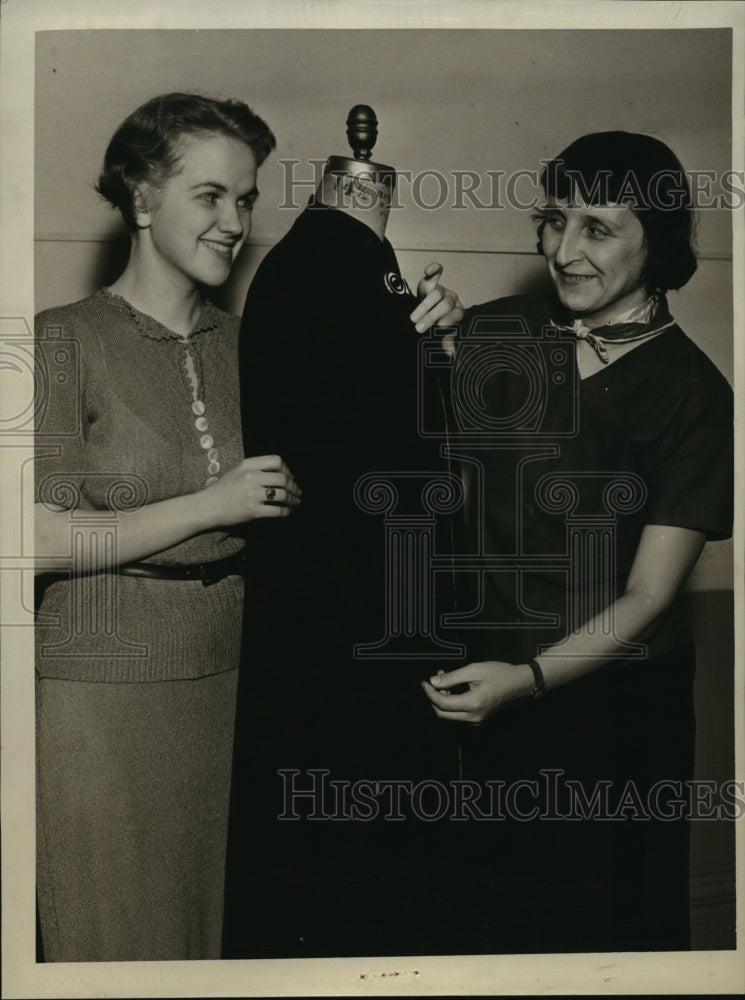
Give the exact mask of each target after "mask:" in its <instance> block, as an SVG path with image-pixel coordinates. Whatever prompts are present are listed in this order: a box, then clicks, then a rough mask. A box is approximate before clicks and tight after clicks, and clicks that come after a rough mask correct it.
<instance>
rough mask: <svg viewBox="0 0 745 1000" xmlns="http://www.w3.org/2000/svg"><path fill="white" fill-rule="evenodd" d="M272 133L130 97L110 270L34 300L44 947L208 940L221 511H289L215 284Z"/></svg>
mask: <svg viewBox="0 0 745 1000" xmlns="http://www.w3.org/2000/svg"><path fill="white" fill-rule="evenodd" d="M273 147H274V137H273V135H272V133H271V131H270V130H269V128H268V127H267V125H266V124H265V123H264V122H263V121H262V119H261V118H259V117H257V116H256V115H255V114H253V113H252V112H251V110H250V109H249V108H248V107H247V106H246V105H245V104H243V103H241V102H238V101H225V100H213V99H211V98H207V97H201V96H198V95H193V94H180V93H175V94H166V95H164V96H161V97H157V98H154V99H153V100H151V101H148V102H147V103H146V104H144V105H143V106H142V107H140V108H138V109H137V110H136V111H135V112H134V113H133V114H132V115H130V116H129V117H128V118H127V119H126V121H124V122H123V124H122V125H121V126H120V127H119V129H118V130H117V132H116V134H115V135H114V137H113V139H112V140H111V143H110V145H109V147H108V149H107V152H106V157H105V161H104V168H103V172H102V174H101V177H100V180H99V184H98V190H99V192H100V193H101V194H102V195H103V196H104V197H105V198H106V199H107V200H108V201H109V202H110V203H111V205H112V206H114V207H115V208H117V209H119V211H120V212H121V214H122V216H123V218H124V221H125V223H126V225H127V227H128V229H129V232H130V237H131V253H130V257H129V260H128V263H127V265H126V267H125V269H124V272H123V273H122V274H121V276H120V277H119V278H118V279H117V280H116V281H115V282H114V283H113V284H112V285H111V286H110V287H108V288H102V289H101V290H99V291H97V292H96V293H95V294H93V295H91V296H90V297H88V298H86V299H83V300H82V301H80V302H75V303H73V304H71V305H65V306H61V307H59V308H55V309H49V310H47V311H45V312H43V313H41V314H40V315H39V316H38V317H37V338H38V340H39V346H40V354H39V363H40V364H41V365H43V364H44V363H45V358H46V357H47V355H48V350H47V349H48V348H49V347H50V345H51V347H52V349H53V350H54V351H55V352H56V354H55V357H56V358H57V361H58V362H60V364H61V361H60V358H61V355H62V354H64V355H65V357H67V358H71V359H72V360H73V362H74V365H73V367H72V369H71V371H72V373H73V377H72V378H70V379H68V380H67V383H66V384H61V385H55V386H54V387H53V391H52V392H50V394H49V396H48V398H47V399H45V400H43V401H41V402H42V405H40V407H39V414H40V418H41V419H40V423H39V426H38V429H37V468H36V496H37V504H36V508H35V515H36V557H37V565H38V572H39V573H41V574H44V573H47V574H51V575H48V576H46V577H44V576H43V577H41V582H42V583H43V584H45V587H44V592H43V596H42V598H41V602H40V606H39V617H38V627H37V650H36V671H37V768H38V774H37V830H38V848H37V860H38V872H37V889H38V902H39V914H40V923H41V932H42V938H43V948H44V957H45V959H46V960H47V961H65V962H75V961H105V960H109V961H114V960H119V961H123V960H145V959H186V958H201V959H207V958H219V957H220V940H221V928H222V914H223V881H224V860H225V848H226V836H227V812H228V796H229V785H230V765H231V754H232V740H233V726H234V712H235V694H236V678H237V667H238V659H239V647H240V638H241V636H240V631H241V618H242V601H243V579H242V574H244V573H245V572H248V571H250V563H249V562H248V561H246V560H244V558H243V555H242V550H243V546H244V542H243V539H242V537H241V535H240V534H239V533H237V532H236V533H234V532H233V531H231V528H232V527H233V526H235V525H238V524H242V523H243V522H247V521H251V520H254V519H256V518H267V517H284V516H286V515H287V514H289V513H290V511H291V510H292V508H293V506H294V505H296V504H297V503H298V502H299V490H298V487H297V486H296V484H295V482H294V480H293V478H292V476H291V474H290V472H289V470H288V469H287V468H286V466H285V465H284V463H283V462H282V460H281V458H279V457H278V456H276V455H268V456H259V457H255V458H245V459H244V457H243V451H242V442H241V426H240V409H239V401H238V380H237V367H238V329H239V321H238V319H237V318H235V317H233V316H229V315H228V314H226V313H224V312H222V311H221V310H219V309H217V308H216V307H215V306H214V305H213V304H212V303H211V302H210V301H209V298H208V297H207V295H208V293H209V290H210V289H212V288H216V287H217V286H218V285H221V284H222V283H223V282H224V281H225V280H226V278H227V277H228V274H229V273H230V269H231V266H232V264H233V263H234V261H235V259H236V257H237V255H238V253H239V251H240V249H241V247H242V246H243V244H244V243H245V241H246V239H247V237H248V234H249V231H250V228H251V212H252V208H253V205H254V202H255V200H256V197H257V188H256V172H257V169H258V167H259V165H260V164H261V163H262V162H263V160H264V159H265V158H266V156H267V155H268V153H269V152H270V150H271V149H272V148H273ZM45 351H46V353H45ZM278 404H280V405H281V400H278ZM71 414H72V421H71V420H70V415H71ZM248 530H249V531H250V528H249V529H248ZM247 567H248V569H247Z"/></svg>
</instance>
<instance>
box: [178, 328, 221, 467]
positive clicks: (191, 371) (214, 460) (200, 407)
mask: <svg viewBox="0 0 745 1000" xmlns="http://www.w3.org/2000/svg"><path fill="white" fill-rule="evenodd" d="M184 346H185V348H186V370H187V372H188V375H189V381H190V382H191V385H192V394H193V396H194V402H193V403H192V404H191V410H192V413H193V414H194V416H195V417H196V419H195V421H194V426H195V427H196V429H197V430H198V431H199V433H200V435H201V437H200V438H199V444H200V446H201V447H202V448H203V449H204V451H206V452H207V460H208V462H209V465H208V466H207V472H208V473H209V477H208V479H207V480H206V481H205V484H204V485H205V486H211V485H212V484H213V483H216V482H217V474H218V472H219V471H220V462H219V455H218V451H217V448H215V441H214V439H213V437H212V435H211V434H208V433H207V431H208V430H209V429H210V425H209V421H208V420H207V417H206V416H205V412H206V409H207V408H206V407H205V405H204V402H203V401H202V400H201V399H199V398H198V396H197V374H196V370H195V367H194V358H193V356H192V353H191V350H190V349H189V344H188V342H184Z"/></svg>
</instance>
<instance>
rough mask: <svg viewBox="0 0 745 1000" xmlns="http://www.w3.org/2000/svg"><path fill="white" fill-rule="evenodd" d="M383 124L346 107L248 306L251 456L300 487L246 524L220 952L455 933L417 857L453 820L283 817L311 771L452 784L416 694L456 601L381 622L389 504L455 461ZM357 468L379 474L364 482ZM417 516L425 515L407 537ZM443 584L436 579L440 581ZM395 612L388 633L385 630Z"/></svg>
mask: <svg viewBox="0 0 745 1000" xmlns="http://www.w3.org/2000/svg"><path fill="white" fill-rule="evenodd" d="M376 125H377V121H376V120H375V115H374V113H373V112H372V109H370V108H367V107H365V106H357V107H356V108H353V109H352V112H351V113H350V115H349V118H348V120H347V134H348V136H349V139H350V144H351V145H352V149H353V152H354V156H353V157H340V156H333V157H331V158H330V159H329V161H328V163H327V167H326V171H325V173H324V176H323V178H322V180H321V183H320V184H319V187H318V191H317V192H316V194H315V196H314V197H313V198H311V200H310V203H309V205H308V207H307V208H306V209H305V210H304V211H303V212H302V213H301V215H300V216H299V218H298V219H297V220H296V222H295V224H294V225H293V227H292V229H291V230H290V231H289V232H288V233H287V235H286V236H285V237H284V238H283V239H282V240H281V241H280V242H279V243H278V244H277V245H276V246H275V247H274V248H273V249H272V250H271V251H270V252H269V254H267V256H266V257H265V259H264V261H263V262H262V264H261V266H260V268H259V270H258V272H257V274H256V277H255V278H254V281H253V283H252V285H251V288H250V289H249V293H248V297H247V300H246V306H245V309H244V313H243V325H242V330H241V346H240V381H241V400H242V404H241V405H242V411H243V413H242V415H243V432H244V449H245V450H246V454H279V455H281V456H282V458H283V459H284V460H285V461H286V462H287V464H288V465H289V467H290V468H291V469H292V470H293V475H294V476H295V478H296V479H297V482H298V483H299V484H300V486H301V489H302V490H303V502H302V504H301V506H300V508H298V510H297V511H296V512H295V513H293V516H292V517H291V518H289V519H287V520H286V521H285V520H282V521H271V522H270V521H268V520H267V523H266V524H265V525H264V524H262V525H261V526H258V525H257V527H258V530H254V525H251V526H249V532H248V539H247V541H248V546H249V549H250V552H251V557H250V558H251V567H252V572H251V575H250V577H249V578H248V580H247V591H246V610H245V618H244V630H243V634H244V651H245V655H244V661H243V667H244V669H243V671H242V674H241V680H240V684H239V695H238V713H237V725H236V741H235V746H236V750H235V756H234V769H233V791H234V794H233V806H232V820H231V824H232V825H231V840H230V844H229V849H228V871H227V880H226V900H227V916H226V936H225V953H224V957H226V958H279V957H319V956H343V955H364V954H366V955H380V954H400V955H406V954H428V953H430V952H431V951H432V950H434V951H438V950H439V951H442V950H443V949H444V950H445V951H448V950H449V948H448V947H446V946H445V945H443V944H442V942H444V941H446V940H447V941H448V942H449V941H450V940H451V937H450V935H449V934H448V933H447V928H448V927H449V926H450V925H451V924H452V916H451V912H452V907H450V906H448V905H446V904H447V900H446V899H445V895H446V894H445V893H444V892H443V891H442V888H441V887H440V886H436V885H435V884H434V883H433V882H432V880H431V878H429V872H428V871H427V869H426V867H425V866H423V865H422V864H421V857H422V856H423V855H426V856H434V855H436V854H437V853H444V850H443V846H442V840H443V835H444V833H445V832H446V830H447V827H448V826H449V824H445V823H443V824H440V825H437V824H432V823H426V822H419V821H417V820H416V819H413V818H411V817H409V821H408V822H396V821H395V820H394V821H391V822H388V821H387V820H386V818H385V813H386V810H387V809H388V805H387V797H386V795H387V796H390V794H391V793H390V792H388V793H386V794H385V795H384V796H383V798H382V801H381V806H380V812H379V813H377V814H376V816H375V817H373V818H372V819H371V820H370V821H369V822H368V821H366V820H364V819H363V820H360V819H359V818H358V819H355V818H354V810H352V812H351V813H349V814H348V815H347V816H346V817H345V815H341V814H337V813H334V816H335V818H334V819H332V812H333V810H335V809H336V808H337V806H336V804H332V803H331V801H330V799H329V800H328V803H329V807H328V808H326V807H325V806H324V807H323V808H322V809H321V813H322V814H323V815H320V818H318V817H317V819H316V820H311V819H309V818H308V812H309V810H308V809H307V808H306V807H307V806H308V805H309V804H310V805H312V802H311V798H308V797H307V796H306V797H305V798H299V799H297V805H298V809H297V813H296V815H297V818H296V819H294V820H290V819H288V818H285V819H278V817H279V815H280V814H281V813H282V812H283V809H284V807H285V805H287V801H288V800H287V798H286V795H285V798H284V799H283V793H286V792H287V790H288V788H289V789H295V790H297V791H298V792H300V793H301V794H302V791H303V790H305V789H308V788H310V787H311V786H312V785H313V782H314V781H315V780H316V778H314V775H318V776H320V775H321V774H324V775H325V777H323V778H321V777H319V778H318V780H319V781H320V782H322V783H323V782H329V781H339V782H342V783H344V782H348V783H349V784H348V785H346V786H345V787H347V788H351V787H358V783H359V782H377V783H380V782H390V781H392V780H393V781H399V782H400V781H404V782H408V783H410V784H412V785H413V784H416V783H417V782H420V781H422V780H425V779H429V780H432V779H434V780H440V779H442V780H450V779H453V778H455V777H457V767H458V757H457V747H456V734H455V732H454V731H453V730H452V729H448V728H447V727H443V726H441V725H440V724H439V720H437V719H436V718H435V717H434V715H433V713H432V712H431V710H430V708H429V706H428V705H427V704H426V703H425V699H424V698H423V696H422V691H421V687H420V680H421V678H422V676H426V675H427V673H428V671H430V669H431V665H432V662H433V656H431V655H430V654H433V655H434V656H437V655H440V656H445V655H447V656H448V657H451V651H452V649H454V646H453V644H450V645H448V644H446V643H444V642H439V645H438V636H437V631H438V627H437V624H436V623H435V624H434V625H433V624H432V622H433V621H435V622H436V617H437V614H439V613H440V612H441V611H444V610H449V609H450V607H451V604H450V602H449V601H448V599H447V598H443V599H442V600H440V601H435V600H433V605H434V612H436V614H435V613H434V612H433V611H432V609H431V608H430V607H427V608H426V609H425V610H426V612H427V614H425V615H421V616H419V618H418V619H417V623H418V622H419V620H420V619H426V622H427V628H422V629H419V631H417V630H414V631H415V632H416V634H413V635H412V634H410V633H409V632H407V630H406V628H404V627H399V625H400V623H401V622H402V621H403V619H404V617H405V616H404V615H396V614H390V615H387V612H388V610H389V596H390V594H391V593H392V592H393V590H394V588H392V587H390V586H389V577H388V575H387V574H388V571H389V568H390V560H389V558H388V556H389V552H390V551H391V549H392V548H393V546H392V545H390V544H389V538H388V535H387V534H386V531H387V527H388V526H387V525H386V524H385V523H384V517H388V516H389V513H390V514H391V518H390V519H391V520H394V519H398V520H397V521H396V526H398V524H400V523H401V522H403V523H404V524H405V525H407V526H408V525H409V522H408V521H407V517H408V516H409V515H410V513H411V511H413V512H414V516H415V517H418V518H420V520H421V514H422V511H421V496H422V494H423V493H426V485H427V484H428V483H429V482H430V481H432V480H433V479H436V478H437V477H438V476H439V477H441V478H443V477H446V476H447V473H448V470H447V468H446V463H445V461H444V459H443V458H442V456H441V453H440V440H439V439H432V440H429V439H426V438H425V437H423V436H422V435H420V434H419V430H418V423H417V421H418V404H419V402H420V400H419V379H418V372H419V365H420V361H419V347H420V337H419V335H418V334H417V332H416V330H415V328H414V324H413V323H412V322H411V319H410V316H411V312H412V310H413V309H415V308H416V305H417V300H416V298H415V297H414V296H413V295H412V294H411V292H410V291H409V289H408V286H407V284H406V282H405V281H404V279H403V277H402V276H401V273H400V270H399V267H398V263H397V260H396V256H395V253H394V251H393V248H392V247H391V245H390V243H389V242H388V240H387V239H386V238H385V225H386V220H387V217H388V210H389V208H390V206H391V202H392V193H393V190H394V184H395V170H394V169H393V168H392V167H389V166H386V165H384V164H379V163H373V162H372V161H371V159H370V154H371V151H372V147H373V145H374V142H375V138H376V136H377V131H376V128H375V126H376ZM367 477H374V479H375V481H376V482H377V480H378V479H379V478H380V477H382V478H383V479H384V480H386V485H384V486H382V487H377V486H376V485H374V484H373V485H372V486H371V487H370V490H369V491H368V493H365V492H364V490H360V489H358V487H359V484H360V483H361V482H365V481H367ZM389 482H390V486H389V485H388V483H389ZM376 491H377V492H376ZM381 495H385V496H389V497H391V498H393V497H395V498H396V502H397V506H396V508H395V510H393V508H392V507H391V508H390V510H389V511H388V512H385V513H383V512H381V509H380V507H377V509H373V508H375V505H376V502H377V500H378V498H379V497H380V496H381ZM424 520H425V521H426V524H425V526H424V528H423V529H421V533H422V534H425V533H427V532H430V534H427V541H431V549H432V550H434V551H440V552H443V551H445V550H446V546H447V547H448V550H449V546H450V544H451V542H450V537H451V535H450V532H449V531H448V532H447V536H448V537H447V541H445V540H444V538H443V536H444V535H445V534H446V532H445V524H444V520H445V519H444V518H443V519H442V521H438V522H437V523H436V524H435V520H436V519H435V517H434V516H433V515H432V513H431V512H427V511H425V512H424ZM419 530H420V529H419V521H418V522H417V525H415V526H414V528H412V529H411V534H412V535H413V534H415V533H416V532H417V531H419ZM435 532H436V533H437V535H438V537H437V538H434V537H433V536H434V534H435ZM417 537H419V536H417ZM412 562H416V561H415V560H412ZM416 565H417V566H419V567H420V568H421V567H422V563H416ZM425 572H426V567H425V568H424V569H422V570H421V571H420V574H419V576H418V577H417V579H416V581H413V582H412V585H411V587H408V586H407V587H406V588H405V587H403V586H401V587H398V588H397V592H400V591H404V590H405V591H406V593H407V594H412V593H414V592H416V596H415V597H414V598H413V599H412V600H411V601H410V602H409V604H410V605H415V604H416V603H417V598H419V597H420V596H421V591H422V590H424V589H425V588H424V586H422V579H423V577H424V575H425ZM433 576H434V574H433ZM446 578H448V574H446V573H439V575H438V580H437V584H438V586H440V584H441V582H443V581H444V582H447V580H446ZM403 582H405V583H407V584H408V579H407V580H406V581H403ZM417 584H418V585H419V586H418V588H417V586H416V585H417ZM432 588H433V589H434V582H432ZM391 620H393V621H394V624H395V625H396V627H397V629H398V630H397V631H396V629H395V628H392V629H390V630H388V631H387V628H388V626H389V624H390V621H391ZM413 642H416V643H419V645H418V646H417V648H416V649H415V650H413V653H414V655H412V643H413ZM422 642H424V643H425V644H426V647H425V648H424V649H422V646H421V643H422ZM443 650H444V652H443ZM451 664H452V659H451V660H450V661H449V662H448V661H443V660H440V661H439V662H438V665H442V666H450V665H451ZM290 772H292V775H290ZM314 787H317V788H319V789H320V787H321V785H318V786H314ZM324 787H325V786H324ZM329 788H330V786H329ZM319 794H320V793H319ZM331 794H335V793H333V791H332V792H331ZM340 794H341V793H340ZM350 794H353V793H350ZM319 801H320V800H319ZM294 802H295V800H292V801H291V802H290V805H289V807H288V808H289V809H290V811H291V812H292V811H294ZM339 802H340V803H341V804H340V805H339V808H340V809H341V810H342V812H344V810H346V808H347V807H346V805H344V803H343V802H342V800H341V798H340V799H339ZM257 859H260V860H259V861H257ZM438 914H439V915H438ZM438 935H442V937H441V938H438Z"/></svg>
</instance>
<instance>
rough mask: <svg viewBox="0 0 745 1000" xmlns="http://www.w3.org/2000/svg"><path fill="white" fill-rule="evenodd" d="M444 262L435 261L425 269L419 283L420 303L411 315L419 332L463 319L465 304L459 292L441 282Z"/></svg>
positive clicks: (418, 294)
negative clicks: (463, 304)
mask: <svg viewBox="0 0 745 1000" xmlns="http://www.w3.org/2000/svg"><path fill="white" fill-rule="evenodd" d="M442 271H443V267H442V264H438V263H436V262H435V261H433V262H432V263H431V264H427V266H426V267H425V269H424V277H423V278H422V280H421V281H420V282H419V284H418V285H417V296H418V298H419V300H420V301H419V305H418V306H417V307H416V309H415V310H414V312H413V313H412V314H411V316H410V317H409V318H410V319H411V321H412V323H414V324H415V326H416V329H417V332H418V333H424V332H425V330H429V328H430V327H431V326H434V325H437V326H455V325H456V324H457V323H460V321H461V320H462V319H463V306H462V305H461V304H460V299H459V298H458V294H457V292H453V291H451V290H450V289H449V288H445V287H444V286H443V285H441V284H440V283H439V279H440V276H441V274H442Z"/></svg>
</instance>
